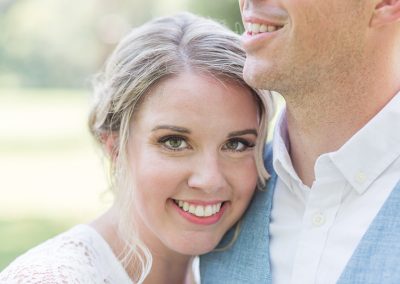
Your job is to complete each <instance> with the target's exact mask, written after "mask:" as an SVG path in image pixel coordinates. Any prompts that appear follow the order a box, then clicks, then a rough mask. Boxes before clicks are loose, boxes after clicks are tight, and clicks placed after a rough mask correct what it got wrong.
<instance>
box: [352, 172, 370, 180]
mask: <svg viewBox="0 0 400 284" xmlns="http://www.w3.org/2000/svg"><path fill="white" fill-rule="evenodd" d="M355 179H356V181H357V182H358V183H364V182H365V180H366V179H367V176H366V175H365V173H363V172H358V173H357V174H356V177H355Z"/></svg>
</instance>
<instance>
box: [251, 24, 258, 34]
mask: <svg viewBox="0 0 400 284" xmlns="http://www.w3.org/2000/svg"><path fill="white" fill-rule="evenodd" d="M251 31H252V33H253V34H258V33H259V32H260V24H254V23H253V24H251Z"/></svg>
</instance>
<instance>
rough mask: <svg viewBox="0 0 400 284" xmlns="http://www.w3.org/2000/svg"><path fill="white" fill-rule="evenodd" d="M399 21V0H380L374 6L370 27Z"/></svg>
mask: <svg viewBox="0 0 400 284" xmlns="http://www.w3.org/2000/svg"><path fill="white" fill-rule="evenodd" d="M396 22H400V0H380V1H378V4H377V5H376V6H375V11H374V14H373V16H372V19H371V23H370V25H371V27H382V26H385V25H390V24H394V23H396Z"/></svg>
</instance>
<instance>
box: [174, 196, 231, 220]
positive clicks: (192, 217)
mask: <svg viewBox="0 0 400 284" xmlns="http://www.w3.org/2000/svg"><path fill="white" fill-rule="evenodd" d="M171 203H172V206H174V208H175V209H176V210H177V211H178V213H179V215H181V216H182V217H183V218H185V219H186V220H188V221H189V222H191V223H194V224H197V225H212V224H215V223H217V222H218V221H219V220H220V219H221V217H222V215H223V214H224V211H225V208H226V205H227V204H226V203H224V204H222V206H221V209H220V210H219V212H217V213H215V214H214V215H211V216H208V217H197V216H195V215H193V214H191V213H189V212H186V211H184V210H183V209H182V208H180V207H179V206H178V205H177V204H176V203H175V202H174V201H172V200H171Z"/></svg>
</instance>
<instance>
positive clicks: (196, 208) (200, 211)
mask: <svg viewBox="0 0 400 284" xmlns="http://www.w3.org/2000/svg"><path fill="white" fill-rule="evenodd" d="M174 201H175V203H176V204H177V205H178V206H179V207H180V208H182V209H183V210H184V211H186V212H189V213H191V214H193V215H195V216H197V217H209V216H212V215H214V214H216V213H218V212H219V211H220V210H221V206H222V203H221V202H220V203H216V204H212V205H206V206H204V205H195V204H190V203H189V202H186V201H182V200H174Z"/></svg>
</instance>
